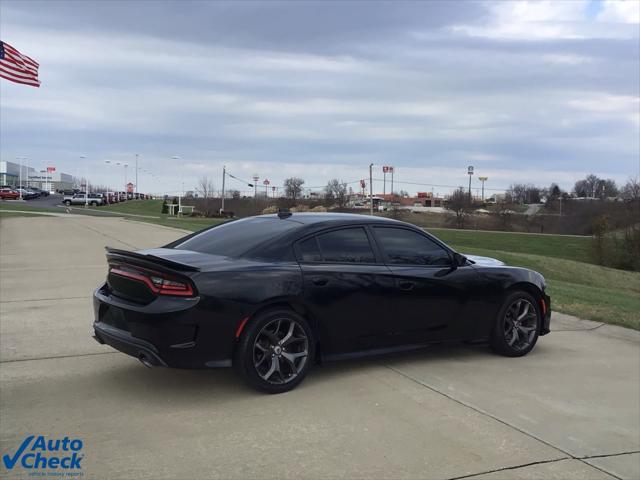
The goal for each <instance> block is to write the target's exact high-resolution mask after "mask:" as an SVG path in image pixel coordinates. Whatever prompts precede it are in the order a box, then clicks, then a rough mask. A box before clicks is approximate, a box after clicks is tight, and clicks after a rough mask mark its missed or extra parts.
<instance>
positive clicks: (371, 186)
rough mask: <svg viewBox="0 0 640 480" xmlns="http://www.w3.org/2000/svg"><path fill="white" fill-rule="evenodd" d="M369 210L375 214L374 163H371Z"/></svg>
mask: <svg viewBox="0 0 640 480" xmlns="http://www.w3.org/2000/svg"><path fill="white" fill-rule="evenodd" d="M369 203H370V205H369V211H370V213H371V215H373V163H371V164H369Z"/></svg>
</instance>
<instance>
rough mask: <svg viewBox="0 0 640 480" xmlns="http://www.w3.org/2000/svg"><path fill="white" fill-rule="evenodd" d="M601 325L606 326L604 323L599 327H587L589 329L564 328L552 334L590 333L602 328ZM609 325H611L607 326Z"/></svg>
mask: <svg viewBox="0 0 640 480" xmlns="http://www.w3.org/2000/svg"><path fill="white" fill-rule="evenodd" d="M603 325H607V324H606V323H601V324H600V325H596V326H595V327H589V328H573V329H571V328H566V329H562V330H552V332H553V333H556V332H590V331H592V330H597V329H598V328H600V327H602V326H603ZM609 325H611V324H609Z"/></svg>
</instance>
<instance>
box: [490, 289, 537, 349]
mask: <svg viewBox="0 0 640 480" xmlns="http://www.w3.org/2000/svg"><path fill="white" fill-rule="evenodd" d="M540 320H541V315H540V311H539V309H538V306H537V302H536V300H535V298H534V297H533V296H532V295H531V294H529V293H528V292H513V293H511V294H510V295H508V296H507V298H506V299H505V301H504V304H503V306H502V308H501V309H500V313H499V314H498V318H497V323H496V325H495V327H494V331H493V335H492V338H491V347H492V348H493V349H494V350H495V351H496V352H498V353H500V354H502V355H506V356H509V357H520V356H522V355H526V354H527V353H529V352H530V351H531V349H532V348H533V347H534V346H535V344H536V342H537V341H538V335H539V333H540Z"/></svg>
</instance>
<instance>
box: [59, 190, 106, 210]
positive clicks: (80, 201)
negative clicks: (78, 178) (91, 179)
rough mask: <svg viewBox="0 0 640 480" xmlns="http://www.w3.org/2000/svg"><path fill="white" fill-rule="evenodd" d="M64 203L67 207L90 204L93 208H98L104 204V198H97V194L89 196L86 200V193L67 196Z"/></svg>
mask: <svg viewBox="0 0 640 480" xmlns="http://www.w3.org/2000/svg"><path fill="white" fill-rule="evenodd" d="M62 203H64V204H65V205H67V206H70V205H85V204H88V205H91V206H92V207H97V206H100V205H102V204H103V203H104V202H103V200H102V197H99V196H97V194H95V193H90V194H88V195H87V196H86V198H85V195H84V193H77V194H75V195H71V196H65V197H64V198H63V200H62Z"/></svg>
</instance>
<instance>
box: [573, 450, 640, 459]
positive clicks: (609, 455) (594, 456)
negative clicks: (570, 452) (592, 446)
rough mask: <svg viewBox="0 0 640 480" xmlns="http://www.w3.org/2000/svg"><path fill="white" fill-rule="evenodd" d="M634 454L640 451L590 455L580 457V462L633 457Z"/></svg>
mask: <svg viewBox="0 0 640 480" xmlns="http://www.w3.org/2000/svg"><path fill="white" fill-rule="evenodd" d="M634 453H640V450H633V451H631V452H621V453H606V454H603V455H588V456H586V457H578V460H589V459H591V458H607V457H620V456H622V455H633V454H634Z"/></svg>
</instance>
